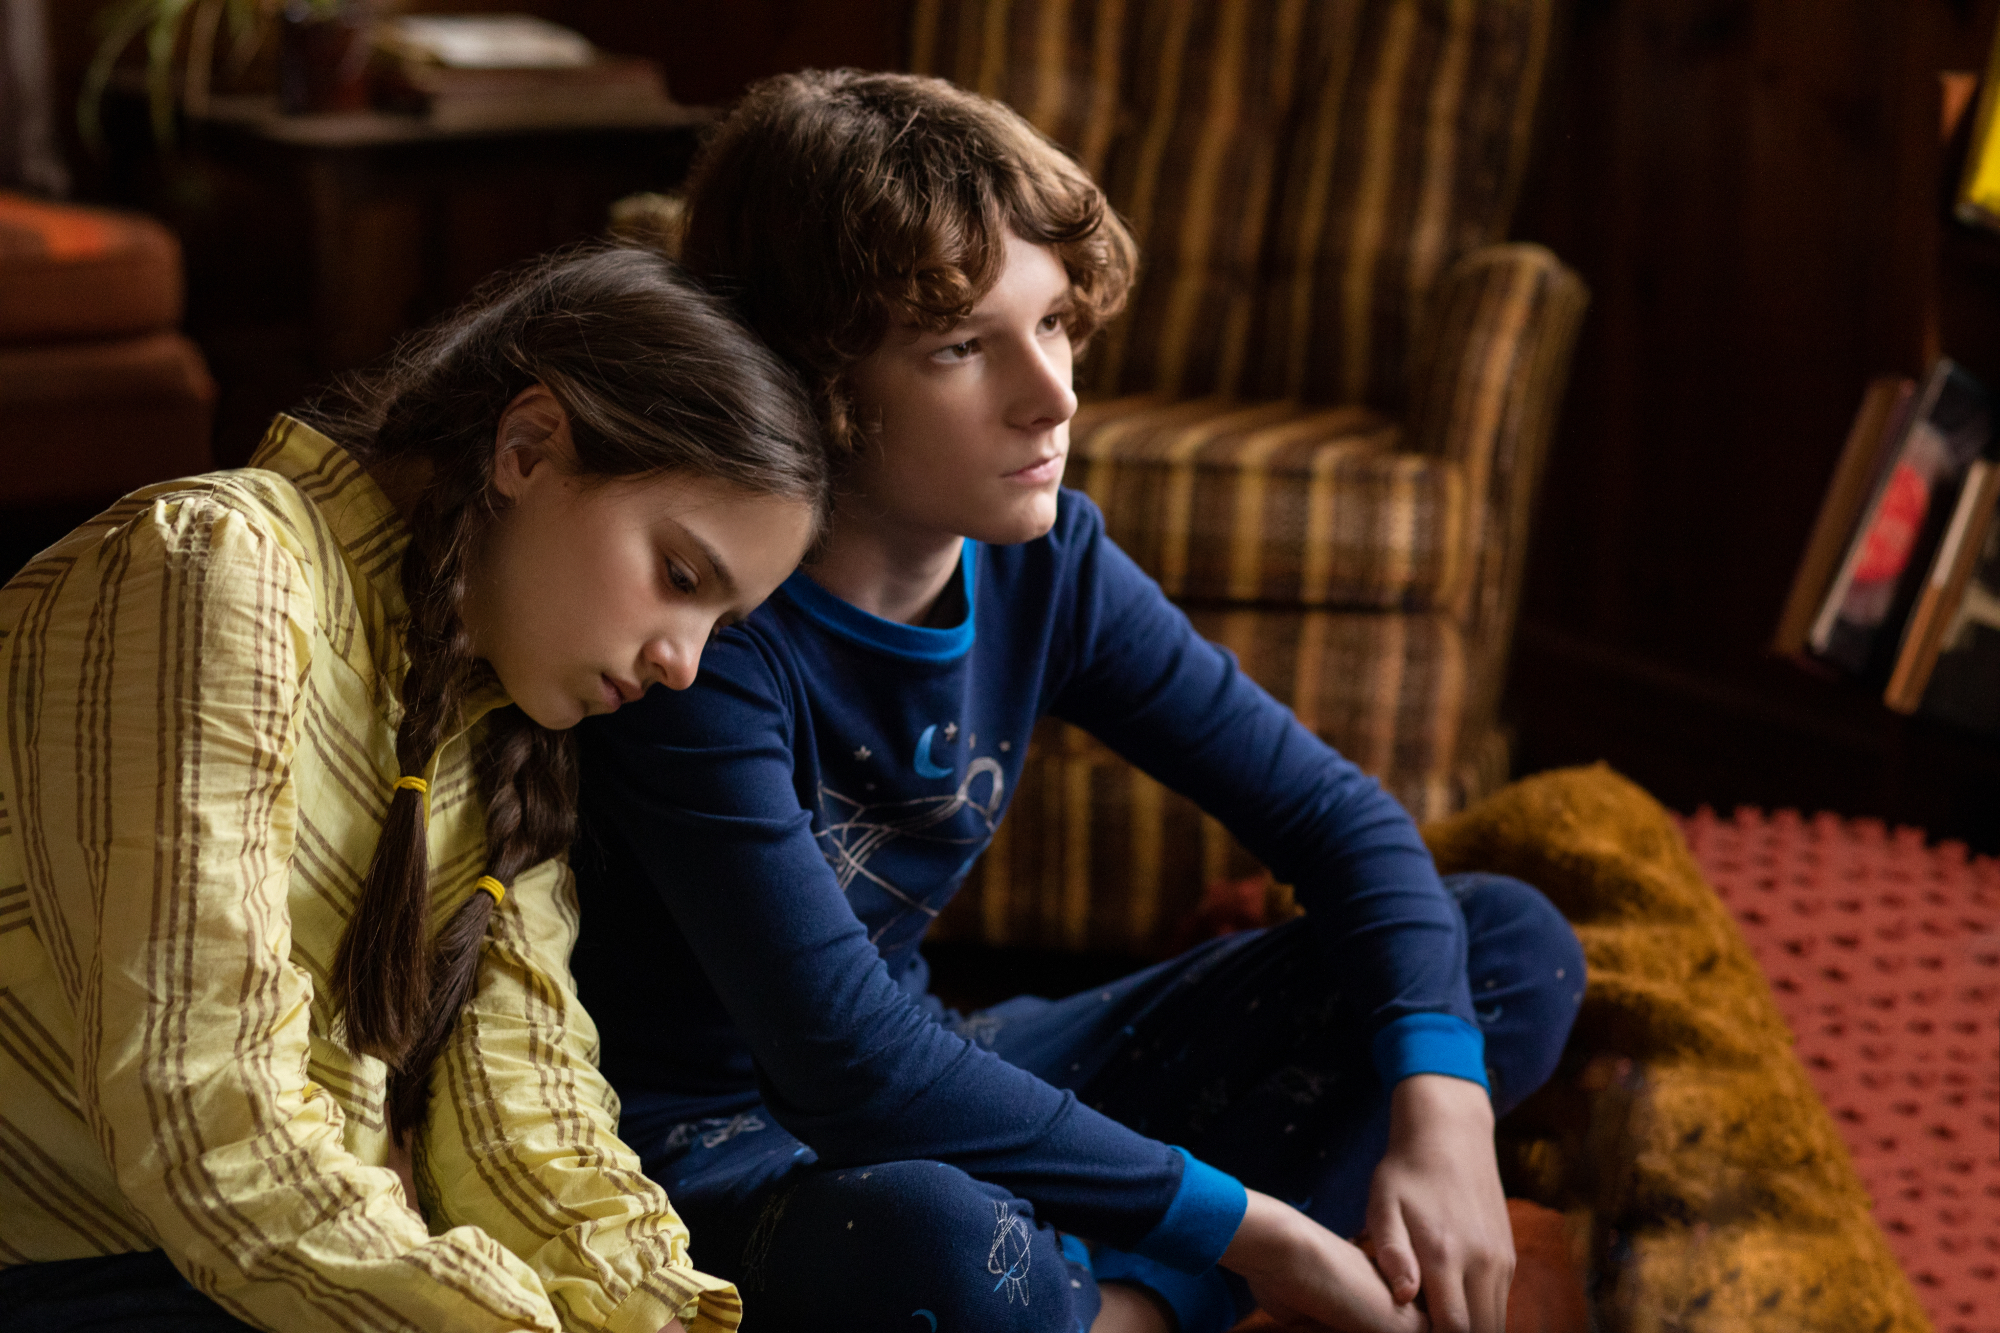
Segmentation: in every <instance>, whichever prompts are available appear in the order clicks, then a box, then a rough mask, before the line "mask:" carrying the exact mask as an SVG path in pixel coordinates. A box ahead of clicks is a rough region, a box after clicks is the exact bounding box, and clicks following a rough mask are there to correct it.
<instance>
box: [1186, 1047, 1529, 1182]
mask: <svg viewBox="0 0 2000 1333" xmlns="http://www.w3.org/2000/svg"><path fill="white" fill-rule="evenodd" d="M1372 1053H1373V1055H1374V1057H1375V1072H1376V1073H1378V1074H1380V1075H1381V1076H1382V1082H1383V1083H1385V1084H1387V1085H1388V1086H1389V1087H1392V1088H1393V1087H1395V1086H1396V1085H1397V1084H1398V1083H1401V1082H1402V1081H1403V1080H1404V1079H1406V1078H1408V1077H1409V1076H1410V1075H1412V1074H1449V1075H1451V1077H1453V1078H1462V1079H1464V1080H1465V1081H1466V1082H1468V1083H1477V1084H1478V1085H1479V1086H1480V1087H1482V1088H1485V1089H1486V1090H1487V1091H1488V1092H1491V1091H1492V1090H1493V1089H1492V1087H1491V1086H1490V1085H1489V1084H1488V1083H1487V1082H1486V1038H1485V1036H1484V1035H1483V1034H1482V1033H1481V1032H1480V1031H1479V1029H1478V1028H1476V1027H1474V1026H1472V1024H1470V1023H1468V1022H1466V1021H1465V1020H1464V1019H1462V1018H1457V1017H1454V1016H1453V1015H1451V1014H1408V1015H1405V1016H1404V1017H1402V1018H1399V1019H1397V1020H1396V1021H1395V1022H1393V1023H1391V1024H1389V1026H1387V1027H1385V1028H1383V1029H1382V1030H1381V1031H1380V1032H1378V1033H1376V1034H1375V1040H1374V1043H1373V1048H1372ZM1168 1215H1169V1216H1172V1214H1168Z"/></svg>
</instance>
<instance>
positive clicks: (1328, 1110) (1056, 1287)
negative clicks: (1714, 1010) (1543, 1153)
mask: <svg viewBox="0 0 2000 1333" xmlns="http://www.w3.org/2000/svg"><path fill="white" fill-rule="evenodd" d="M1445 884H1446V886H1447V888H1448V889H1449V890H1450V891H1451V894H1452V897H1453V899H1454V901H1455V902H1456V903H1457V904H1458V906H1459V910H1460V914H1461V916H1462V919H1463V921H1464V925H1465V947H1466V952H1467V961H1468V974H1469V976H1470V978H1471V983H1472V995H1473V1003H1474V1007H1475V1013H1476V1015H1477V1020H1478V1024H1479V1027H1480V1029H1481V1030H1482V1032H1483V1033H1484V1035H1485V1039H1486V1063H1487V1075H1488V1080H1489V1082H1490V1083H1491V1086H1492V1093H1493V1102H1494V1110H1495V1113H1496V1114H1499V1113H1504V1112H1505V1111H1507V1110H1508V1109H1509V1108H1511V1107H1512V1106H1514V1105H1515V1104H1516V1103H1517V1102H1519V1101H1520V1100H1521V1099H1522V1098H1523V1097H1525V1096H1527V1095H1528V1094H1529V1093H1530V1092H1532V1091H1534V1090H1535V1089H1536V1088H1537V1087H1539V1086H1540V1085H1541V1084H1542V1082H1543V1081H1544V1080H1545V1079H1547V1078H1548V1076H1549V1074H1550V1073H1551V1072H1552V1071H1553V1070H1554V1069H1555V1065H1556V1061H1557V1058H1558V1057H1559V1056H1560V1054H1561V1052H1562V1047H1563V1042H1564V1040H1565V1039H1566V1038H1567V1036H1568V1034H1569V1029H1570V1024H1571V1022H1572V1020H1573V1019H1574V1018H1575V1015H1576V1011H1577V1006H1578V1004H1579V1003H1580V1001H1581V1000H1582V997H1583V982H1584V972H1583V954H1582V950H1581V948H1580V947H1579V946H1578V944H1577V940H1576V936H1575V934H1574V932H1572V931H1571V930H1570V928H1569V925H1568V923H1567V922H1565V921H1564V920H1563V918H1562V917H1561V915H1560V914H1559V913H1557V912H1556V910H1555V908H1554V907H1553V906H1551V905H1550V903H1549V902H1548V900H1547V899H1546V898H1544V897H1543V896H1542V895H1541V894H1540V893H1538V892H1537V891H1535V890H1534V889H1532V888H1530V887H1529V886H1527V885H1526V884H1523V883H1521V882H1520V881H1518V880H1513V879H1507V878H1504V877H1502V876H1497V875H1455V876H1451V877H1449V878H1447V879H1446V881H1445ZM943 1019H944V1021H946V1022H947V1023H950V1024H952V1025H953V1026H955V1027H956V1029H957V1030H958V1031H959V1032H961V1033H962V1034H963V1035H965V1036H966V1037H968V1038H970V1039H972V1040H974V1041H977V1042H979V1043H980V1044H981V1045H983V1046H987V1047H989V1048H990V1049H992V1050H993V1051H995V1052H996V1053H998V1054H999V1055H1001V1056H1002V1057H1004V1058H1005V1059H1007V1060H1008V1061H1010V1062H1012V1063H1014V1064H1016V1065H1019V1066H1020V1067H1022V1068H1024V1069H1028V1070H1030V1071H1032V1072H1034V1073H1035V1074H1037V1075H1039V1076H1040V1077H1042V1078H1043V1079H1045V1080H1047V1081H1048V1082H1050V1083H1052V1084H1054V1085H1056V1086H1057V1087H1061V1088H1069V1089H1072V1090H1074V1091H1075V1092H1076V1094H1077V1096H1078V1098H1079V1099H1081V1100H1082V1101H1083V1102H1085V1103H1086V1104H1087V1105H1090V1106H1092V1107H1095V1108H1096V1109H1098V1110H1100V1111H1102V1112H1104V1113H1105V1114H1106V1115H1109V1116H1111V1117H1113V1118H1114V1119H1116V1120H1119V1121H1121V1122H1123V1123H1124V1124H1126V1125H1129V1126H1131V1127H1132V1128H1133V1129H1136V1130H1138V1131H1139V1132H1141V1133H1143V1134H1146V1135H1149V1136H1151V1137H1153V1138H1156V1139H1159V1140H1161V1141H1163V1142H1166V1143H1172V1144H1176V1145H1178V1146H1180V1147H1183V1148H1186V1149H1187V1150H1188V1151H1189V1152H1191V1153H1193V1154H1194V1155H1195V1156H1196V1157H1199V1158H1201V1159H1202V1160H1203V1161H1206V1162H1208V1163H1210V1164H1211V1165H1213V1166H1216V1167H1218V1168H1220V1169H1222V1170H1224V1171H1228V1172H1230V1173H1231V1174H1233V1175H1235V1176H1236V1177H1237V1178H1238V1179H1240V1180H1242V1181H1243V1183H1244V1184H1245V1185H1247V1186H1249V1187H1250V1188H1252V1189H1257V1190H1262V1191H1264V1192H1265V1193H1268V1194H1272V1195H1275V1196H1276V1197H1278V1198H1281V1199H1285V1200H1288V1201H1290V1202H1291V1203H1293V1204H1295V1205H1296V1206H1298V1207H1299V1208H1301V1209H1302V1210H1304V1211H1305V1212H1306V1213H1308V1214H1309V1215H1311V1216H1312V1217H1313V1218H1315V1219H1317V1220H1318V1221H1320V1222H1321V1223H1323V1224H1325V1225H1326V1226H1327V1227H1329V1228H1330V1229H1332V1230H1333V1231H1335V1232H1336V1233H1338V1234H1340V1235H1344V1236H1353V1235H1355V1234H1356V1233H1357V1232H1358V1231H1359V1230H1360V1229H1361V1225H1362V1218H1363V1215H1364V1213H1365V1211H1366V1208H1367V1200H1368V1186H1369V1181H1370V1178H1371V1177H1372V1175H1373V1173H1374V1169H1375V1166H1376V1163H1377V1162H1378V1161H1379V1160H1380V1159H1381V1156H1382V1153H1383V1150H1384V1148H1385V1147H1386V1145H1387V1142H1388V1133H1389V1089H1387V1088H1386V1087H1384V1086H1383V1084H1382V1081H1381V1080H1380V1079H1379V1078H1378V1077H1377V1075H1376V1073H1375V1069H1374V1065H1373V1062H1372V1059H1371V1056H1370V1051H1369V1042H1368V1034H1367V1032H1366V1031H1365V1024H1364V1023H1363V1022H1362V1021H1360V1020H1359V1017H1358V1016H1357V1015H1356V1014H1355V1013H1354V1012H1353V1011H1352V1010H1351V1009H1350V1008H1349V1007H1348V1006H1347V1005H1346V1004H1345V1003H1344V1002H1343V997H1342V995H1341V990H1340V978H1339V977H1335V976H1329V975H1327V969H1326V968H1325V967H1324V966H1323V965H1321V964H1320V962H1319V960H1318V958H1317V956H1316V953H1315V949H1314V944H1313V941H1312V938H1311V936H1310V934H1309V932H1308V930H1307V928H1306V925H1305V922H1304V921H1303V920H1298V921H1293V922H1290V923H1287V924H1285V925H1282V926H1277V927H1273V928H1271V929H1269V930H1262V931H1253V932H1247V933H1244V934H1240V935H1232V936H1227V937H1224V938H1222V939H1219V940H1215V941H1212V942H1210V943H1208V944H1205V945H1202V946H1200V947H1198V948H1195V949H1192V950H1190V951H1189V952H1187V953H1185V954H1182V955H1181V956H1180V957H1178V958H1174V959H1170V960H1168V961H1167V962H1164V963H1161V964H1158V965H1157V966H1154V967H1150V968H1147V969H1145V970H1144V971H1141V972H1137V973H1134V974H1133V975H1131V976H1128V977H1125V978H1123V979H1122V980H1119V981H1116V982H1114V983H1112V984H1110V985H1108V986H1103V987H1100V988H1098V989H1096V990H1091V991H1086V992H1083V993H1082V994H1079V995H1073V996H1071V997H1069V998H1068V999H1063V1000H1043V999H1038V998H1034V997H1021V998H1018V999H1014V1000H1009V1001H1007V1002H1005V1003H1003V1004H1000V1005H997V1006H995V1007H994V1008H991V1009H987V1010H983V1011H980V1012H978V1013H974V1014H972V1015H970V1016H960V1015H957V1014H956V1013H946V1014H944V1015H943ZM620 1132H621V1134H622V1135H623V1137H624V1138H625V1139H626V1141H627V1142H629V1143H630V1144H631V1145H632V1146H633V1147H634V1148H635V1149H636V1150H637V1151H638V1152H639V1154H640V1156H641V1158H642V1159H643V1161H644V1162H645V1167H646V1171H647V1174H649V1175H651V1176H652V1177H653V1178H654V1179H655V1180H657V1181H659V1182H660V1183H661V1184H662V1185H663V1186H665V1188H666V1190H667V1195H668V1197H669V1198H670V1199H672V1201H673V1203H674V1206H675V1208H676V1209H677V1210H678V1211H679V1213H680V1215H681V1217H682V1219H683V1220H684V1221H685V1222H686V1223H687V1225H688V1229H689V1233H690V1235H691V1237H692V1241H691V1250H692V1258H693V1261H694V1263H695V1266H696V1267H698V1268H700V1269H702V1270H703V1271H704V1272H708V1273H712V1274H715V1275H716V1276H718V1277H724V1278H728V1279H731V1280H733V1281H735V1282H736V1283H737V1284H738V1287H739V1288H740V1290H741V1292H742V1296H743V1302H744V1318H745V1320H746V1333H794V1331H795V1330H797V1331H800V1333H803V1331H804V1330H815V1331H816V1333H840V1331H841V1330H849V1329H852V1330H867V1331H868V1333H1000V1331H1002V1330H1005V1331H1007V1333H1078V1331H1079V1330H1088V1329H1089V1327H1090V1325H1091V1322H1092V1321H1093V1320H1094V1319H1095V1318H1096V1315H1097V1311H1098V1292H1097V1282H1098V1281H1099V1280H1111V1279H1114V1278H1115V1279H1120V1280H1127V1281H1133V1282H1137V1283H1139V1284H1141V1285H1143V1286H1146V1287H1148V1288H1150V1289H1152V1290H1153V1291H1154V1292H1155V1294H1157V1295H1158V1296H1160V1297H1161V1298H1162V1299H1164V1300H1165V1301H1166V1302H1167V1304H1168V1305H1169V1306H1170V1307H1171V1308H1172V1309H1173V1310H1174V1312H1175V1314H1176V1316H1177V1318H1178V1320H1179V1322H1180V1324H1181V1333H1211V1330H1216V1329H1224V1328H1227V1327H1228V1326H1229V1325H1230V1324H1232V1323H1234V1322H1235V1320H1236V1318H1237V1317H1238V1316H1239V1315H1240V1314H1242V1313H1247V1312H1248V1310H1247V1300H1246V1296H1245V1294H1244V1292H1243V1290H1242V1288H1241V1286H1240V1284H1238V1283H1236V1282H1235V1280H1234V1279H1233V1278H1225V1277H1224V1275H1223V1274H1222V1272H1221V1271H1220V1270H1210V1271H1209V1272H1208V1273H1206V1274H1201V1275H1188V1274H1181V1273H1177V1272H1174V1271H1173V1270H1169V1269H1166V1268H1164V1267H1162V1266H1160V1265H1158V1264H1154V1263H1152V1262H1150V1261H1148V1260H1145V1259H1143V1258H1140V1257H1138V1256H1134V1255H1127V1254H1122V1253H1119V1252H1116V1251H1111V1250H1107V1249H1098V1250H1096V1251H1095V1252H1094V1253H1091V1252H1087V1251H1086V1250H1085V1248H1084V1246H1083V1245H1082V1243H1081V1242H1080V1241H1078V1240H1077V1238H1075V1237H1069V1236H1063V1235H1061V1234H1059V1233H1058V1232H1056V1231H1055V1230H1054V1228H1052V1227H1051V1226H1049V1225H1048V1224H1047V1223H1046V1222H1045V1221H1043V1220H1041V1219H1039V1218H1037V1217H1036V1215H1035V1209H1034V1205H1032V1204H1031V1203H1029V1202H1028V1201H1027V1200H1025V1199H1021V1198H1017V1197H1015V1196H1014V1195H1013V1194H1012V1193H1011V1192H1010V1191H1009V1190H1007V1189H1004V1188H1002V1187H1000V1186H998V1185H994V1184H990V1183H988V1182H986V1181H982V1180H978V1179H975V1178H974V1177H972V1176H970V1175H967V1174H966V1173H965V1172H963V1171H961V1170H959V1169H958V1168H956V1167H953V1166H950V1165H948V1164H945V1163H941V1162H935V1161H900V1162H899V1161H885V1162H880V1163H875V1164H873V1165H869V1166H859V1167H847V1168H842V1169H831V1168H826V1167H822V1166H820V1165H819V1164H818V1162H817V1160H816V1159H815V1157H814V1156H813V1153H812V1151H811V1150H810V1149H808V1148H806V1147H805V1145H803V1144H801V1143H800V1142H799V1141H798V1140H797V1139H795V1138H793V1137H792V1136H791V1135H790V1134H787V1133H786V1132H785V1131H784V1130H783V1129H782V1128H780V1127H779V1125H778V1123H777V1121H776V1120H775V1119H773V1118H772V1116H771V1114H770V1112H769V1111H768V1110H766V1109H765V1108H763V1107H761V1106H757V1107H752V1108H750V1109H748V1110H745V1111H743V1112H741V1113H739V1114H737V1115H734V1116H731V1117H723V1118H716V1119H710V1120H701V1121H694V1122H687V1121H681V1122H678V1123H659V1122H657V1121H656V1120H653V1119H651V1118H649V1117H648V1116H646V1115H645V1114H644V1113H643V1112H641V1111H636V1110H634V1109H632V1108H628V1110H627V1113H626V1116H625V1119H624V1122H623V1123H622V1125H621V1126H620Z"/></svg>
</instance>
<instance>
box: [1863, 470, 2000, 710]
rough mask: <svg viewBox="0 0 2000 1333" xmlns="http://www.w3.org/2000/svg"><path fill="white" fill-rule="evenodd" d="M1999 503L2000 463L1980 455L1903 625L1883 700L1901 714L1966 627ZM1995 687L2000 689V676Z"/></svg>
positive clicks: (1919, 698) (1913, 704) (1919, 696)
mask: <svg viewBox="0 0 2000 1333" xmlns="http://www.w3.org/2000/svg"><path fill="white" fill-rule="evenodd" d="M1996 504H2000V464H1995V463H1993V462H1991V461H1990V460H1988V459H1984V458H1982V459H1979V460H1978V461H1977V462H1975V463H1973V465H1972V467H1971V468H1970V470H1968V471H1967V472H1966V474H1965V485H1964V487H1963V488H1962V489H1961V490H1960V491H1959V493H1958V504H1957V506H1956V508H1955V509H1954V510H1953V512H1952V516H1951V522H1950V523H1949V524H1948V525H1947V526H1946V527H1945V531H1944V540H1943V541H1942V542H1940V543H1939V544H1938V549H1937V556H1936V557H1935V558H1934V559H1933V560H1932V561H1931V568H1930V574H1929V576H1928V577H1927V578H1925V580H1924V586H1923V591H1922V592H1921V593H1919V594H1918V596H1917V603H1916V609H1915V610H1913V611H1911V612H1910V623H1909V624H1908V625H1906V626H1904V628H1903V645H1902V647H1901V649H1899V650H1898V651H1897V654H1896V668H1895V670H1894V671H1893V672H1891V673H1890V675H1889V687H1888V689H1886V690H1885V691H1883V694H1882V702H1884V703H1886V704H1887V705H1889V707H1891V708H1893V709H1895V710H1896V711H1897V712H1899V713H1914V712H1915V711H1917V708H1918V706H1919V705H1920V704H1921V703H1922V702H1923V698H1924V691H1925V689H1926V688H1927V687H1928V686H1929V685H1930V680H1931V673H1932V671H1933V670H1934V669H1935V668H1936V666H1937V661H1938V655H1939V653H1940V652H1941V651H1942V649H1943V648H1944V645H1945V641H1946V640H1947V638H1948V637H1949V636H1950V635H1951V634H1952V632H1953V631H1954V630H1958V631H1962V630H1963V628H1964V622H1963V621H1961V620H1960V619H1959V616H1958V612H1959V610H1960V608H1961V606H1962V605H1963V604H1964V601H1965V596H1966V590H1967V588H1968V587H1970V586H1971V583H1972V574H1973V570H1974V569H1975V568H1976V567H1977V566H1978V564H1979V559H1980V555H1981V553H1982V552H1983V551H1984V549H1985V546H1986V535H1987V532H1988V530H1989V529H1990V528H1991V527H1992V524H1993V511H1994V507H1995V505H1996ZM1994 687H1995V689H1996V690H2000V680H1996V681H1994Z"/></svg>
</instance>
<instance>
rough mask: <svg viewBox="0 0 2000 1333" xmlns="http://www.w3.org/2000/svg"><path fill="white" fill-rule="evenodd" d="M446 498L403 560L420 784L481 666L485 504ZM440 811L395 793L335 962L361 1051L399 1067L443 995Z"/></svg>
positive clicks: (402, 735)
mask: <svg viewBox="0 0 2000 1333" xmlns="http://www.w3.org/2000/svg"><path fill="white" fill-rule="evenodd" d="M435 489H442V488H434V492H433V494H432V495H429V496H426V497H425V500H424V502H423V504H422V505H420V507H419V511H418V514H417V516H416V518H415V521H414V522H413V523H412V524H411V538H410V546H409V549H408V550H407V552H406V553H405V555H404V558H403V592H404V596H405V598H406V599H407V600H408V602H409V608H410V618H409V626H408V629H407V630H406V631H405V633H404V636H403V638H404V645H405V649H406V651H407V653H408V655H409V667H408V669H407V670H406V671H405V672H404V675H403V688H402V695H403V718H402V721H401V723H400V724H399V725H398V726H397V728H396V763H397V766H398V768H400V770H401V771H402V773H403V774H404V775H405V776H410V777H419V776H422V775H423V774H424V773H426V772H427V771H428V770H429V768H430V763H431V758H432V756H434V755H435V754H437V752H438V749H439V747H440V746H441V745H442V744H443V743H444V737H445V732H446V731H447V729H449V728H450V727H451V725H452V724H453V722H454V721H455V720H456V719H457V717H458V713H459V707H460V705H461V703H462V702H463V701H464V698H465V687H466V684H467V681H468V679H469V677H470V676H471V673H472V667H473V662H474V659H473V656H472V649H471V644H470V643H469V642H468V639H467V636H466V632H465V622H464V621H463V620H462V619H461V618H460V616H459V605H460V602H461V601H462V600H463V598H464V594H465V557H466V552H467V550H468V548H469V547H470V546H471V544H472V543H471V541H470V540H469V536H468V534H469V531H470V529H471V528H472V527H473V526H474V525H475V523H476V521H477V518H476V516H477V513H478V507H477V506H476V505H474V504H470V503H464V502H463V501H461V503H459V504H458V505H456V506H455V507H454V508H455V512H451V513H449V514H440V513H438V512H437V510H439V509H442V508H445V507H446V506H447V505H448V504H449V502H450V497H448V496H440V495H437V494H436V493H435ZM426 511H429V512H426ZM428 808H429V797H428V795H427V794H425V793H421V792H417V791H414V790H412V789H410V788H407V787H402V788H397V789H396V790H395V791H394V792H393V793H392V795H391V798H390V801H389V813H388V816H387V818H386V819H385V820H384V822H383V826H382V837H381V840H380V841H379V842H377V843H376V844H375V856H374V859H373V860H371V861H370V862H369V863H368V874H367V876H366V877H365V878H364V879H363V880H362V882H361V901H360V902H359V904H357V905H356V907H355V912H354V917H353V919H352V921H351V922H350V923H349V925H348V929H347V933H346V934H345V935H343V936H342V937H341V942H340V950H339V952H338V953H337V954H336V955H335V956H334V964H333V983H334V987H335V989H336V991H337V993H338V994H339V995H340V996H341V997H342V999H343V1001H344V1009H345V1012H346V1014H347V1034H348V1040H349V1042H350V1043H351V1044H352V1045H353V1046H354V1047H355V1048H356V1049H358V1050H364V1051H367V1052H369V1053H370V1054H373V1055H377V1056H379V1057H381V1058H382V1059H383V1060H385V1061H387V1062H388V1063H389V1064H390V1065H391V1066H392V1067H401V1066H402V1064H403V1063H404V1057H405V1055H406V1054H407V1052H408V1051H409V1048H410V1045H411V1043H412V1041H414V1040H415V1039H416V1037H417V1035H418V1034H417V1033H416V1032H415V1031H414V1030H413V1029H412V1026H411V1024H412V1019H413V1018H414V1016H415V1015H417V1014H419V1013H421V1012H423V1010H424V1009H425V1008H427V1007H428V1006H429V1002H430V996H431V993H432V974H431V968H430V950H429V947H428V946H429V939H430V924H431V922H430V849H429V846H428V838H427V829H426V812H427V810H428Z"/></svg>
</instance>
